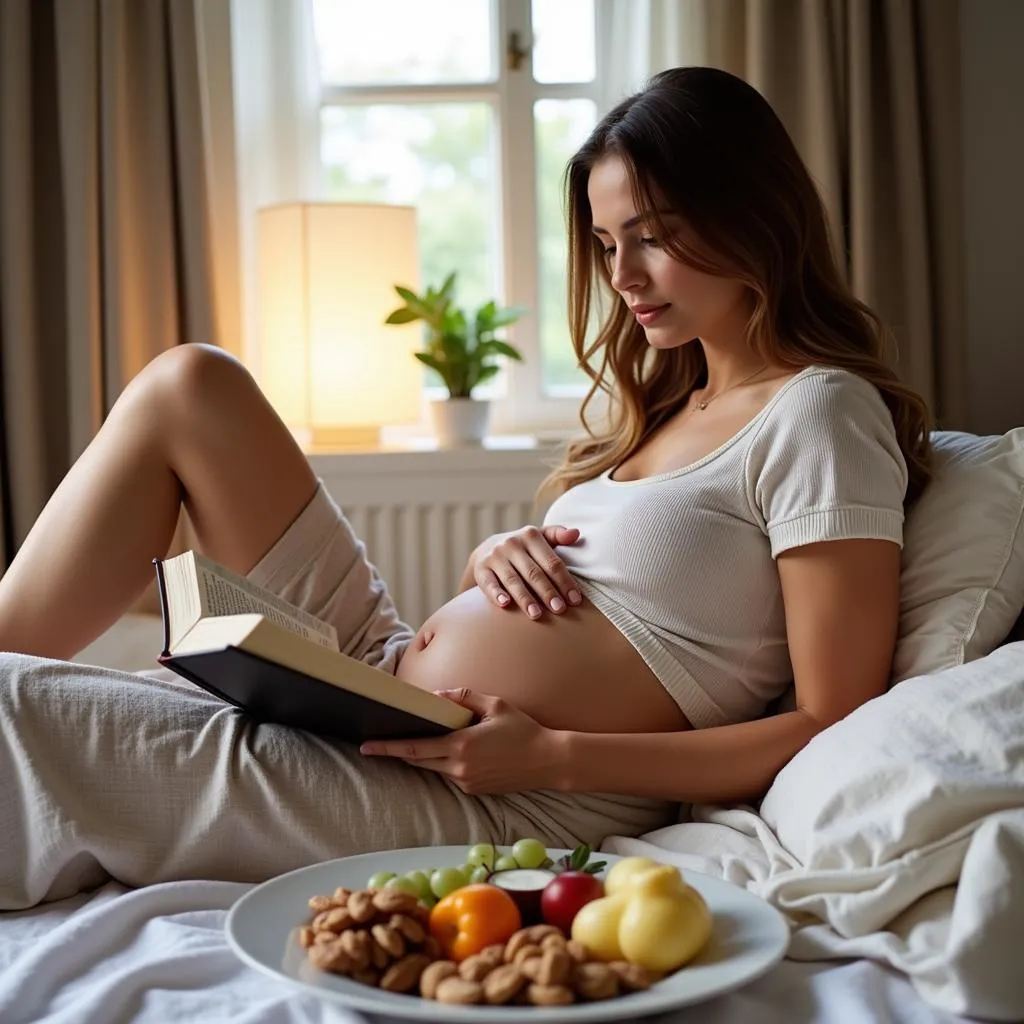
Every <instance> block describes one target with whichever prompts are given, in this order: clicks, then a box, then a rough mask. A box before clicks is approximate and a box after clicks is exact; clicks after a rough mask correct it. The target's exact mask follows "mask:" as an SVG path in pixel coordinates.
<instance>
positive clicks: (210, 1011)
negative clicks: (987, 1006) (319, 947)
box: [0, 881, 960, 1024]
mask: <svg viewBox="0 0 1024 1024" xmlns="http://www.w3.org/2000/svg"><path fill="white" fill-rule="evenodd" d="M250 888H251V886H249V885H244V884H240V883H232V882H203V881H195V882H168V883H164V884H162V885H152V886H148V887H146V888H142V889H126V888H125V887H124V886H122V885H119V884H117V883H109V884H107V885H105V886H103V887H102V888H100V889H98V890H96V891H95V892H93V893H91V894H83V895H80V896H74V897H71V898H69V899H65V900H61V901H58V902H56V903H49V904H42V905H41V906H38V907H34V908H32V909H31V910H22V911H15V912H9V913H6V914H0V1021H3V1022H4V1024H28V1022H30V1021H31V1022H32V1024H127V1022H132V1024H169V1022H171V1021H177V1020H181V1021H186V1020H187V1021H190V1022H192V1021H195V1022H211V1024H212V1022H216V1024H227V1022H241V1024H364V1022H369V1021H371V1019H375V1020H376V1021H378V1022H384V1021H386V1020H387V1018H385V1017H377V1018H370V1017H368V1016H365V1015H362V1014H356V1013H353V1012H350V1011H348V1010H346V1009H344V1008H343V1007H339V1006H337V1005H335V1004H332V1003H328V1002H326V1001H324V1000H321V999H318V998H317V997H315V996H312V995H308V994H306V993H304V992H301V991H298V990H296V989H293V988H292V987H291V986H290V985H288V984H286V983H284V982H280V981H277V980H275V979H274V978H271V977H269V976H265V975H263V974H261V973H260V972H258V971H255V970H253V969H252V968H250V967H247V966H246V965H245V964H243V963H242V962H241V961H240V960H239V959H238V958H237V957H236V956H235V955H234V954H233V953H232V952H231V950H230V948H229V946H228V943H227V940H226V938H225V936H224V921H225V918H226V917H227V910H228V908H229V907H230V906H231V904H232V903H233V902H234V901H235V900H236V899H238V898H239V897H240V896H241V895H242V894H243V893H245V892H247V891H248V890H249V889H250ZM657 1021H658V1022H659V1024H750V1022H754V1021H756V1022H757V1024H810V1022H814V1024H878V1022H880V1021H914V1024H958V1022H959V1021H960V1018H957V1017H955V1016H952V1015H950V1014H945V1013H943V1012H941V1011H939V1010H936V1009H934V1008H932V1007H929V1006H928V1005H927V1004H925V1003H924V1002H923V1001H922V1000H921V999H920V997H919V996H917V995H916V994H915V993H914V991H913V989H911V987H910V986H909V985H908V984H907V982H906V981H905V980H904V979H903V978H901V977H900V976H899V975H897V974H896V973H895V972H894V971H892V970H889V969H887V968H884V967H880V966H878V965H876V964H873V963H871V962H869V961H866V960H857V961H853V962H839V963H795V962H789V961H785V962H783V963H781V964H779V965H778V967H776V968H775V969H773V970H772V971H771V972H770V973H768V974H767V975H765V976H764V977H762V978H759V979H757V980H756V981H753V982H751V983H750V984H749V985H747V986H745V987H744V988H742V989H739V990H738V991H736V992H733V993H730V994H729V995H726V996H722V997H720V998H718V999H715V1000H712V1001H710V1002H707V1003H702V1004H699V1005H697V1006H692V1007H687V1008H686V1009H683V1010H679V1011H677V1012H675V1013H670V1014H665V1015H663V1016H662V1017H659V1018H657Z"/></svg>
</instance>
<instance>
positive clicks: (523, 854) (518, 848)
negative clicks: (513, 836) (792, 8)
mask: <svg viewBox="0 0 1024 1024" xmlns="http://www.w3.org/2000/svg"><path fill="white" fill-rule="evenodd" d="M547 855H548V851H547V848H546V847H545V846H544V844H543V843H542V842H541V841H540V840H539V839H520V840H519V841H518V842H517V843H516V844H515V845H514V846H513V847H512V856H513V857H515V859H516V863H517V864H518V865H519V866H520V867H521V868H539V867H540V866H541V864H543V863H544V861H545V859H546V858H547Z"/></svg>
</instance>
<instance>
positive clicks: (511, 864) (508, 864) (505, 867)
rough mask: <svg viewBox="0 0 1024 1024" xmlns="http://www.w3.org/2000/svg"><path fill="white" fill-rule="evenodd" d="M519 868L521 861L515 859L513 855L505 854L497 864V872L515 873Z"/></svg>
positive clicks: (495, 868) (495, 867)
mask: <svg viewBox="0 0 1024 1024" xmlns="http://www.w3.org/2000/svg"><path fill="white" fill-rule="evenodd" d="M517 867H519V861H517V860H516V859H515V857H513V856H512V855H511V854H508V853H503V854H502V855H501V856H500V857H499V858H498V859H497V860H496V861H495V862H494V870H495V871H515V869H516V868H517Z"/></svg>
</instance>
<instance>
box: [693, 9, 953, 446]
mask: <svg viewBox="0 0 1024 1024" xmlns="http://www.w3.org/2000/svg"><path fill="white" fill-rule="evenodd" d="M687 2H690V3H692V0H687ZM958 11H959V5H958V2H957V0H705V3H704V4H703V15H704V19H705V21H704V24H703V26H702V28H703V31H704V32H705V33H706V37H705V38H704V40H702V42H703V45H704V48H705V52H706V55H707V60H706V63H709V64H713V65H716V66H718V67H722V68H724V69H726V70H728V71H732V72H733V73H735V74H738V75H740V76H742V77H743V78H745V79H746V80H747V81H749V82H750V83H751V84H752V85H754V86H755V87H756V88H757V89H758V90H760V91H761V93H762V94H763V95H764V96H765V97H766V98H767V99H768V100H769V102H770V103H771V104H772V105H773V106H774V108H775V109H776V111H777V112H778V113H779V115H780V117H781V118H782V120H783V121H784V122H785V124H786V127H787V128H788V129H789V131H790V133H791V134H792V135H793V137H794V140H795V142H796V143H797V146H798V147H799V149H800V151H801V154H802V155H803V157H804V159H805V161H806V162H807V164H808V166H809V168H810V171H811V173H812V174H813V175H814V177H815V178H816V180H817V183H818V185H819V187H820V189H821V191H822V194H823V197H824V199H825V201H826V203H827V205H828V208H829V212H830V215H831V220H832V229H833V233H834V236H835V239H836V242H837V247H838V248H840V249H841V253H842V256H843V258H844V260H845V265H846V269H847V272H848V275H849V280H850V282H851V284H852V286H853V288H854V290H855V291H856V293H857V295H858V296H859V297H860V298H862V299H864V300H865V301H866V302H868V303H869V304H870V305H871V306H872V307H874V308H875V309H876V310H878V311H879V313H881V315H882V316H883V317H884V318H885V319H886V321H887V322H888V323H889V325H890V326H891V327H892V328H893V329H894V331H895V333H896V337H897V341H898V344H899V370H900V374H901V376H902V377H903V379H904V380H905V381H906V382H907V383H909V384H911V385H912V386H914V387H915V388H917V389H918V390H919V391H920V392H921V393H922V394H923V395H924V396H925V398H926V399H927V400H928V402H929V404H930V405H931V407H932V409H933V411H934V412H935V413H936V416H937V419H938V421H939V422H940V424H941V425H942V426H945V427H949V428H960V429H966V417H967V408H966V391H965V387H966V380H967V373H966V342H965V319H966V317H965V283H964V282H965V276H964V275H965V270H964V264H963V251H964V245H963V235H964V228H963V199H962V180H961V149H960V147H961V141H960V140H961V125H960V71H959V68H960V61H959V42H958V38H959V13H958ZM688 45H689V46H690V48H691V49H692V47H693V44H692V41H691V42H690V43H689V44H688Z"/></svg>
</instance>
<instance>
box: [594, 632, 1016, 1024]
mask: <svg viewBox="0 0 1024 1024" xmlns="http://www.w3.org/2000/svg"><path fill="white" fill-rule="evenodd" d="M690 817H691V820H689V821H684V822H681V823H680V824H676V825H671V826H668V827H666V828H663V829H658V830H656V831H654V832H650V833H647V834H646V835H645V836H643V837H641V838H640V839H627V838H623V837H617V838H616V837H613V838H610V839H608V840H606V842H605V843H604V845H603V847H602V849H603V850H605V851H607V852H609V853H617V854H640V855H646V856H652V857H657V858H659V859H662V860H669V861H671V862H673V863H675V864H677V865H678V866H679V867H680V868H682V869H684V870H686V869H689V870H692V871H700V872H703V873H705V874H709V875H713V876H715V877H719V878H724V879H726V880H727V881H730V882H733V883H735V884H736V885H740V886H742V887H744V888H746V889H749V890H750V891H752V892H755V893H757V894H758V895H759V896H761V897H763V898H764V899H765V900H767V901H768V902H769V903H771V904H772V905H773V906H775V907H776V908H777V909H778V910H780V911H782V913H783V914H785V915H786V917H787V918H788V920H789V921H790V923H791V926H792V928H793V932H792V940H791V944H790V948H789V951H788V954H787V956H788V957H789V959H791V960H799V961H815V960H838V959H848V958H868V959H870V960H873V961H875V962H877V963H881V964H885V965H888V966H890V967H892V968H895V969H896V970H897V971H900V972H901V973H903V974H905V975H906V976H907V977H908V979H909V980H910V982H911V984H912V985H913V986H914V988H915V989H916V991H917V992H918V993H919V994H920V996H921V997H922V999H924V1000H925V1001H926V1002H927V1003H928V1004H930V1005H931V1006H933V1007H935V1008H936V1009H938V1010H941V1011H943V1012H946V1013H951V1014H963V1015H966V1016H969V1017H979V1018H985V1019H988V1020H1002V1021H1020V1020H1024V952H1022V951H1024V643H1015V644H1009V645H1006V646H1005V647H1002V648H1000V649H999V650H997V651H995V652H994V653H992V654H991V655H989V656H988V657H986V658H982V659H980V660H978V661H975V662H972V663H970V664H967V665H961V666H959V667H957V668H953V669H948V670H945V671H943V672H939V673H935V674H934V675H930V676H920V677H917V678H916V679H910V680H907V681H906V682H903V683H900V684H899V685H898V686H896V687H894V688H893V689H891V690H890V691H889V692H888V693H887V694H885V695H884V696H882V697H879V698H878V699H877V700H874V701H870V702H869V703H868V704H865V705H864V706H863V707H861V708H859V709H858V710H857V711H855V712H853V714H851V715H849V716H848V717H847V718H845V719H843V721H841V722H839V723H837V724H836V725H834V726H832V727H831V728H830V729H827V730H825V731H824V732H822V733H820V734H819V735H818V736H817V737H815V739H814V740H812V741H811V743H810V744H808V746H807V747H806V748H805V749H804V750H803V751H801V752H800V754H798V755H797V756H796V757H795V758H794V759H793V760H792V761H791V762H790V763H789V764H788V765H787V766H786V767H785V768H784V769H783V770H782V772H780V773H779V775H778V777H777V778H776V781H775V783H774V785H773V786H772V788H771V790H770V791H769V792H768V794H767V795H766V796H765V799H764V800H763V801H762V803H761V805H760V807H759V809H758V811H757V812H755V811H754V809H753V808H730V809H726V808H721V807H701V806H696V807H694V808H692V809H691V815H690Z"/></svg>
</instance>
